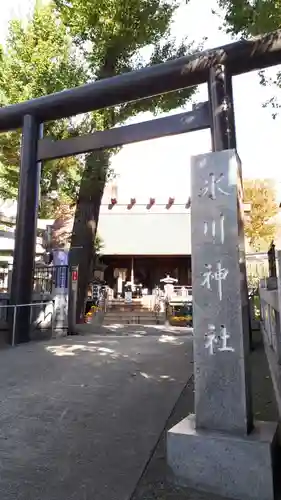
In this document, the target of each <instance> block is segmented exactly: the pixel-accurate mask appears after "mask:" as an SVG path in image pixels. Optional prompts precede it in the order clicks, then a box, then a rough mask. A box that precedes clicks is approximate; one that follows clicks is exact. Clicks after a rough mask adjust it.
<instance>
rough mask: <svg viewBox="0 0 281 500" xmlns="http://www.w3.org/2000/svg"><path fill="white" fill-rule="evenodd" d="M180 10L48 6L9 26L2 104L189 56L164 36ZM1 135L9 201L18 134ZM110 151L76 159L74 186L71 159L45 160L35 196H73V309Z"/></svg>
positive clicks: (157, 1) (126, 108) (92, 123)
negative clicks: (76, 269)
mask: <svg viewBox="0 0 281 500" xmlns="http://www.w3.org/2000/svg"><path fill="white" fill-rule="evenodd" d="M180 4H181V1H180V0H130V1H128V0H54V3H52V2H51V3H50V4H49V5H48V6H47V7H44V8H43V7H40V6H38V7H37V10H36V11H35V13H34V16H33V18H32V19H31V21H30V22H29V23H27V25H26V26H25V25H23V24H22V23H19V22H13V23H12V24H11V27H10V35H9V39H8V42H7V46H6V48H5V49H4V50H3V57H2V60H1V71H0V73H1V76H0V94H1V96H2V104H6V103H11V102H19V101H21V100H24V99H27V98H31V97H37V96H38V95H43V94H45V93H50V92H54V91H57V90H61V89H63V88H67V87H71V86H75V85H78V84H80V83H83V82H85V81H89V80H100V79H103V78H108V77H112V76H114V75H118V74H122V73H126V72H129V71H133V70H136V69H140V68H143V67H146V66H149V65H152V64H156V63H161V62H165V61H167V60H170V59H173V58H176V57H179V56H182V55H184V54H186V53H190V52H192V51H193V50H195V47H194V46H193V44H190V43H187V41H186V40H182V41H180V42H176V40H175V39H174V38H173V37H172V36H171V26H172V23H173V16H174V14H175V12H176V11H177V9H178V8H179V7H180ZM54 6H55V8H56V9H55V8H54ZM44 16H45V18H44ZM3 75H4V76H3ZM10 82H12V87H13V89H12V90H10V89H9V83H10ZM25 85H27V89H26V90H25ZM193 92H194V89H184V90H180V91H178V92H174V93H170V94H167V95H162V96H158V97H156V98H151V99H146V100H143V101H138V102H134V103H127V104H122V105H119V106H116V107H114V108H110V109H103V110H100V111H97V112H93V113H89V114H87V115H84V116H83V117H82V119H81V121H79V126H77V123H76V126H74V123H75V122H73V121H72V122H70V121H69V120H62V121H59V122H58V124H56V125H53V124H51V125H50V127H53V128H50V129H49V128H48V127H49V125H48V127H47V129H46V133H47V134H48V135H51V136H53V137H54V138H56V139H61V138H65V137H67V136H69V135H72V134H77V133H78V132H79V133H80V134H81V133H84V132H87V133H89V132H93V131H95V130H104V129H108V128H111V127H113V126H116V125H118V124H122V123H124V122H125V121H126V120H127V119H128V118H130V117H132V116H135V115H137V114H138V113H140V112H145V111H151V112H152V113H154V114H157V113H159V112H161V111H164V112H167V111H169V110H171V109H173V108H177V107H179V106H182V105H183V104H184V103H185V102H186V101H187V100H188V99H189V98H190V97H191V95H192V94H193ZM56 127H58V129H56ZM5 137H6V143H5V144H4V145H3V144H2V145H1V144H0V148H1V150H2V159H1V161H2V163H3V164H4V165H5V174H4V172H3V169H2V178H3V176H5V182H4V184H2V185H3V186H4V187H3V189H2V191H4V192H7V190H8V187H9V189H10V192H11V193H12V194H14V195H15V193H16V182H17V165H18V160H19V149H18V145H19V135H17V136H16V138H14V139H13V142H12V140H11V136H10V135H9V134H8V135H6V136H5ZM113 153H114V151H98V152H94V153H92V154H88V155H86V156H85V157H83V165H84V170H83V175H82V179H81V182H80V177H81V163H80V164H79V163H78V161H77V160H75V159H74V160H73V159H72V160H61V161H60V162H52V165H51V166H50V167H48V168H45V167H44V170H43V181H42V197H43V195H44V194H48V192H50V191H52V190H54V187H53V186H54V184H55V190H58V188H59V190H60V197H64V199H65V198H67V197H68V198H69V199H71V198H72V199H73V197H74V196H75V195H77V200H76V201H77V205H76V214H75V222H74V228H73V235H72V247H76V248H79V247H83V251H82V252H80V255H78V254H79V252H78V253H77V260H78V262H77V263H79V265H80V268H79V269H80V273H79V287H78V289H79V292H78V310H79V309H80V310H81V308H82V304H83V302H84V296H85V290H86V286H87V280H88V275H89V269H90V268H91V261H92V259H93V252H92V248H93V243H94V242H95V239H96V230H97V226H98V218H99V210H100V203H101V199H102V195H103V190H104V186H105V183H106V180H107V178H108V176H109V175H110V158H111V156H112V154H113ZM11 160H12V161H11ZM53 173H54V175H53ZM57 180H59V183H58V182H57ZM58 184H59V186H58ZM77 185H78V186H80V187H79V193H77ZM12 188H13V189H14V191H12ZM49 204H50V202H49ZM47 210H50V207H49V206H46V211H47ZM46 211H45V212H46Z"/></svg>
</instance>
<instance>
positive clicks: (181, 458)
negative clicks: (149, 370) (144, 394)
mask: <svg viewBox="0 0 281 500" xmlns="http://www.w3.org/2000/svg"><path fill="white" fill-rule="evenodd" d="M191 189H192V191H191V192H192V204H191V234H192V287H193V293H192V295H193V325H194V370H195V373H194V375H195V415H189V416H188V417H187V418H185V419H184V420H183V421H182V422H180V423H179V424H177V425H176V426H175V427H173V428H172V429H171V430H170V431H169V432H168V436H167V457H168V464H169V466H170V467H171V469H172V471H173V473H174V476H175V479H176V481H178V482H179V483H181V484H183V485H187V486H189V487H193V488H195V489H199V490H205V491H208V492H210V493H211V492H212V493H215V494H218V495H222V496H226V497H230V498H237V499H239V500H273V498H274V493H273V471H272V460H273V449H274V446H273V445H274V444H275V443H276V436H277V424H275V423H269V422H253V416H252V401H251V381H250V373H249V354H250V348H249V320H248V310H247V293H246V291H247V286H246V281H245V280H246V274H245V250H244V232H243V213H242V212H243V199H242V197H243V189H242V177H241V166H240V161H239V159H238V157H237V155H236V153H235V151H233V150H227V151H221V152H216V153H207V154H203V155H199V156H196V157H194V158H193V159H192V165H191Z"/></svg>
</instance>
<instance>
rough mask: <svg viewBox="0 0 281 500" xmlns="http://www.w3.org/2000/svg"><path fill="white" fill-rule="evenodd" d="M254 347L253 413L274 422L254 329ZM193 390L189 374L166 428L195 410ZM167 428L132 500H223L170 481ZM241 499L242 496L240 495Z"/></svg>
mask: <svg viewBox="0 0 281 500" xmlns="http://www.w3.org/2000/svg"><path fill="white" fill-rule="evenodd" d="M254 346H255V350H254V352H253V353H252V354H251V364H252V384H253V404H254V414H255V417H256V418H257V419H259V420H265V421H267V420H268V421H277V420H278V415H277V408H276V402H275V398H274V394H273V387H272V383H271V379H270V376H269V369H268V365H267V360H266V357H265V354H264V350H263V345H262V341H261V335H260V333H259V332H254ZM193 390H194V386H193V377H192V378H191V379H190V380H189V382H188V383H187V385H186V387H185V389H184V390H183V392H182V394H181V397H180V398H179V400H178V403H177V405H176V406H175V408H174V411H173V413H172V415H171V416H170V418H169V421H168V423H167V425H166V430H167V429H170V428H171V427H173V425H175V424H176V423H177V422H179V421H180V420H182V419H183V418H184V417H186V416H187V415H188V414H189V413H192V412H193V411H194V408H193V397H194V392H193ZM166 430H165V431H164V432H163V434H162V437H161V438H160V440H159V442H158V446H157V447H156V449H155V452H154V454H153V456H152V457H151V460H150V462H149V463H148V464H147V467H146V470H145V471H144V474H143V476H142V478H141V479H140V481H139V483H138V485H137V488H136V490H135V492H134V495H133V496H132V499H131V500H226V499H222V498H221V497H217V496H214V495H210V494H209V493H202V492H198V491H194V490H191V489H190V490H188V489H181V488H177V487H175V486H174V485H173V484H172V482H171V478H170V476H169V471H168V470H167V467H166V456H165V435H166ZM280 464H281V461H280ZM279 470H280V468H279ZM279 476H280V474H279ZM280 483H281V477H280ZM277 498H278V500H280V499H281V484H279V485H278V492H277ZM228 500H229V499H228ZM241 500H244V499H242V498H241ZM257 500H258V499H257Z"/></svg>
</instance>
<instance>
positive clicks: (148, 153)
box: [0, 0, 281, 201]
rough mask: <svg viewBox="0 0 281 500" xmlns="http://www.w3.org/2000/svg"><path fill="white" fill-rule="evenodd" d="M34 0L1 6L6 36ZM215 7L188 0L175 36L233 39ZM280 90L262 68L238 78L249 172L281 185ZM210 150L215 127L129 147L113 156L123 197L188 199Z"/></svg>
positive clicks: (0, 31)
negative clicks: (263, 81) (270, 104)
mask: <svg viewBox="0 0 281 500" xmlns="http://www.w3.org/2000/svg"><path fill="white" fill-rule="evenodd" d="M32 4H33V1H32V0H9V2H7V3H4V4H3V5H1V19H0V39H1V41H3V39H4V38H5V34H6V27H7V23H8V20H9V19H10V18H11V17H12V16H15V15H16V16H20V17H22V16H25V15H26V14H27V13H28V11H29V10H30V8H31V7H32ZM206 5H207V6H206ZM213 8H216V0H191V1H190V3H189V4H188V5H186V2H185V0H183V2H182V7H181V9H180V11H179V13H178V15H177V18H176V20H175V24H174V28H173V32H174V34H175V36H177V37H178V38H181V37H183V36H186V35H188V37H189V38H190V40H192V39H193V40H198V41H199V40H201V39H202V38H203V37H207V38H208V40H207V41H206V42H205V48H211V47H215V46H218V45H221V44H225V43H228V42H230V41H231V39H230V37H229V36H228V35H226V34H225V33H224V32H223V31H220V30H219V25H220V20H219V18H218V17H216V16H214V15H213V14H212V9H213ZM277 69H281V66H280V67H278V68H277ZM275 72H276V68H273V69H271V70H269V73H270V74H273V75H274V74H275ZM274 93H275V94H276V93H277V91H276V89H271V88H264V87H262V86H260V85H259V79H258V75H257V73H256V72H254V73H250V74H247V75H243V76H239V77H235V78H234V100H235V117H236V131H237V143H238V153H239V155H240V157H241V159H242V165H243V174H244V177H257V178H264V177H271V178H274V179H275V180H276V183H280V185H281V168H280V166H279V161H280V158H281V141H280V131H281V116H280V117H278V118H277V119H276V120H273V119H272V117H271V112H270V109H264V108H263V107H262V103H263V102H265V101H266V100H267V99H268V98H269V97H272V95H273V94H274ZM280 97H281V95H280ZM194 100H195V101H203V100H207V89H206V86H205V85H203V86H200V88H199V89H198V93H197V95H196V96H195V98H194ZM189 107H190V106H187V109H188V108H189ZM143 119H149V116H145V117H138V118H137V120H135V121H140V120H143ZM209 150H210V133H209V131H202V132H196V133H192V134H185V135H182V136H177V137H170V138H164V139H158V140H154V141H149V142H147V143H142V144H135V145H130V146H127V147H124V148H123V150H122V151H121V152H120V153H119V154H118V155H117V156H116V157H115V158H114V159H113V167H114V169H115V171H116V172H117V174H118V184H119V196H120V197H121V198H126V199H127V198H128V197H130V196H135V197H137V199H138V200H141V199H147V197H149V196H152V197H156V198H157V200H159V201H160V198H161V199H166V198H167V196H175V197H176V199H177V200H178V201H180V200H184V199H186V197H187V196H188V195H189V175H190V171H189V165H190V157H191V156H192V155H195V154H199V153H204V152H207V151H209ZM278 185H279V184H278ZM280 195H281V189H280Z"/></svg>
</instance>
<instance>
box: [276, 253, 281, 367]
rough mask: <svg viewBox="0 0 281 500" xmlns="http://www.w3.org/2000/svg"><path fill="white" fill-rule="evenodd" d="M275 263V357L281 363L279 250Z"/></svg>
mask: <svg viewBox="0 0 281 500" xmlns="http://www.w3.org/2000/svg"><path fill="white" fill-rule="evenodd" d="M275 263H276V275H277V293H278V316H279V320H278V321H276V322H275V325H276V349H277V355H278V362H279V363H281V330H280V314H281V250H275ZM275 314H276V313H275Z"/></svg>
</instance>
